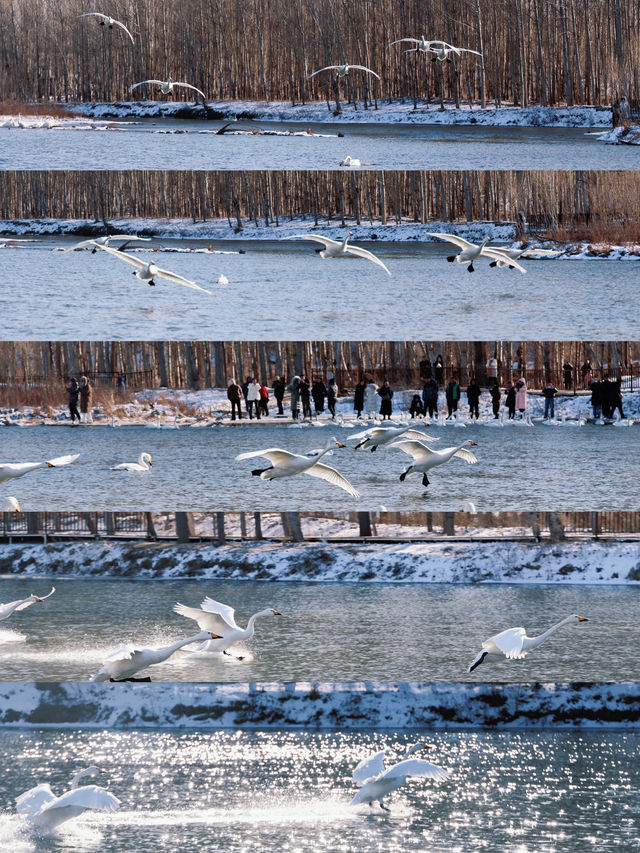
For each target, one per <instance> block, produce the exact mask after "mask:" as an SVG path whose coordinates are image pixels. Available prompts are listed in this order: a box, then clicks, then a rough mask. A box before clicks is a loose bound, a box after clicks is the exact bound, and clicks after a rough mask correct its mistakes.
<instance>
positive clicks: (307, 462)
mask: <svg viewBox="0 0 640 853" xmlns="http://www.w3.org/2000/svg"><path fill="white" fill-rule="evenodd" d="M334 443H335V444H337V445H338V447H344V446H345V445H344V444H340V442H339V441H338V440H337V439H336V438H333V439H331V441H330V442H329V444H327V446H326V447H324V448H321V449H320V450H310V451H309V453H306V454H304V455H303V454H300V453H291V452H290V451H288V450H281V449H280V448H279V447H270V448H268V449H267V450H254V451H251V452H250V453H241V454H240V455H239V456H236V459H253V458H255V457H256V456H259V457H261V458H263V459H268V460H269V462H271V465H270V466H269V467H268V468H255V469H254V470H253V471H252V472H251V473H252V474H253V476H254V477H260V479H261V480H277V479H281V478H282V477H293V476H294V475H295V474H309V475H310V476H311V477H319V478H320V479H321V480H325V481H326V482H327V483H331V484H332V485H333V486H339V487H340V488H341V489H344V490H345V492H349V494H350V495H352V496H353V497H354V498H359V497H360V494H359V492H357V491H356V490H355V489H354V488H353V486H352V485H351V483H350V482H349V481H348V480H347V479H346V478H345V477H343V476H342V474H340V473H338V471H336V469H335V468H331V467H329V465H324V464H322V463H321V462H320V460H321V459H322V457H323V456H325V455H326V454H327V453H330V452H331V451H332V449H333V446H334Z"/></svg>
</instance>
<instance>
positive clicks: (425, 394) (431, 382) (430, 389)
mask: <svg viewBox="0 0 640 853" xmlns="http://www.w3.org/2000/svg"><path fill="white" fill-rule="evenodd" d="M422 403H423V405H424V413H425V414H426V413H427V412H428V413H429V417H430V418H432V417H433V416H434V415H436V416H437V415H438V383H437V382H436V380H435V379H433V378H432V379H427V381H426V382H425V383H424V386H423V388H422Z"/></svg>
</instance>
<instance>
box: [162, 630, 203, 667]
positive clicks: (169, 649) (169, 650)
mask: <svg viewBox="0 0 640 853" xmlns="http://www.w3.org/2000/svg"><path fill="white" fill-rule="evenodd" d="M203 636H204V635H203V634H196V635H195V636H193V637H187V639H186V640H178V642H177V643H172V644H171V645H170V646H164V647H163V648H162V649H158V650H157V651H156V654H157V655H158V662H160V661H163V660H166V659H167V658H170V657H171V655H172V654H173V653H174V652H177V651H178V649H181V648H182V647H183V646H188V645H189V643H196V642H198V640H202V638H203ZM209 639H211V638H209Z"/></svg>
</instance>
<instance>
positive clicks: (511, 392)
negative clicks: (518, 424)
mask: <svg viewBox="0 0 640 853" xmlns="http://www.w3.org/2000/svg"><path fill="white" fill-rule="evenodd" d="M504 393H505V403H506V405H507V411H508V413H509V420H510V421H512V420H513V419H514V418H515V416H516V388H515V385H514V384H513V382H509V384H508V385H507V387H506V388H505V392H504Z"/></svg>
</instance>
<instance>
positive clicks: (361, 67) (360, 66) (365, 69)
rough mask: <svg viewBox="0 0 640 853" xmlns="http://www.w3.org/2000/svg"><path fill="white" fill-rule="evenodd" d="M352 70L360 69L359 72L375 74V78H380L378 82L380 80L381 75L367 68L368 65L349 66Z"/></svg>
mask: <svg viewBox="0 0 640 853" xmlns="http://www.w3.org/2000/svg"><path fill="white" fill-rule="evenodd" d="M352 68H357V69H358V71H366V72H367V74H373V76H374V77H377V78H378V80H379V79H380V75H379V74H376V72H375V71H372V70H371V69H370V68H367V66H366V65H350V66H349V70H351V69H352Z"/></svg>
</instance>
